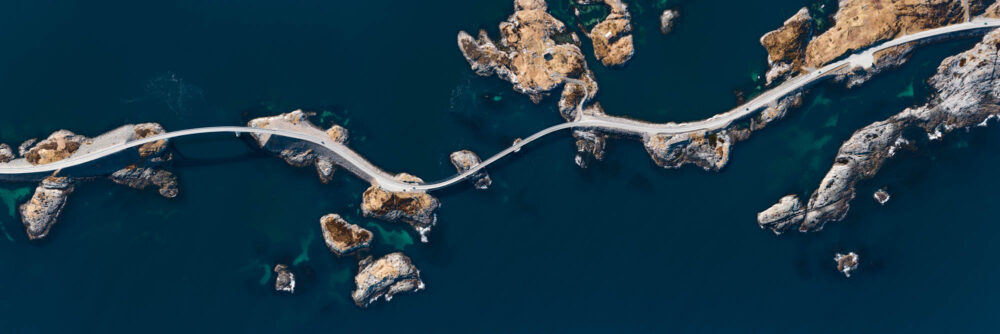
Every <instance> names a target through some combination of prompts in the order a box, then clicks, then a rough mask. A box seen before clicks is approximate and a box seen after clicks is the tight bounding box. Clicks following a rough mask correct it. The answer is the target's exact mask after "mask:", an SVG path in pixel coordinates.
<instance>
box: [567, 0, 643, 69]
mask: <svg viewBox="0 0 1000 334" xmlns="http://www.w3.org/2000/svg"><path fill="white" fill-rule="evenodd" d="M594 2H596V1H595V0H576V3H577V4H580V5H589V4H592V3H594ZM603 2H604V4H606V5H607V6H608V7H610V8H611V12H610V13H608V16H607V17H605V18H604V20H602V21H601V22H600V23H598V24H597V25H595V26H594V27H593V28H591V29H590V32H589V33H587V37H588V38H590V41H591V42H592V44H593V46H594V57H596V58H597V60H598V61H600V62H601V64H604V66H607V67H615V66H622V65H625V63H626V62H628V61H629V59H632V55H634V54H635V43H634V42H633V39H632V22H631V21H632V15H631V14H629V12H628V6H626V5H625V2H623V1H622V0H603ZM577 16H578V17H579V16H580V14H579V10H577Z"/></svg>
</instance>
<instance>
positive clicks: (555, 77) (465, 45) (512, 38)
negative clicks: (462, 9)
mask: <svg viewBox="0 0 1000 334" xmlns="http://www.w3.org/2000/svg"><path fill="white" fill-rule="evenodd" d="M547 9H548V7H547V5H546V3H545V1H543V0H517V1H515V2H514V10H515V12H514V14H513V15H511V16H510V17H509V18H507V20H506V21H504V22H501V23H500V36H501V37H500V40H499V43H495V42H494V41H493V40H492V39H490V37H489V36H488V35H487V33H486V31H485V30H481V31H479V35H478V38H475V37H472V35H470V34H468V33H466V32H464V31H461V32H459V33H458V47H459V49H460V50H461V51H462V55H464V56H465V59H466V60H467V61H468V62H469V65H470V66H471V67H472V69H473V70H474V71H475V72H476V74H478V75H481V76H490V75H493V74H496V75H497V76H498V77H500V78H501V79H503V80H506V81H508V82H511V83H512V84H514V90H516V91H518V92H521V93H523V94H526V95H528V96H529V97H531V100H532V101H534V102H535V103H538V102H541V100H542V98H543V97H544V96H545V95H546V94H547V92H549V91H551V90H553V89H555V88H557V87H559V86H560V85H562V84H564V83H565V82H566V79H567V78H569V79H576V80H582V79H584V77H585V76H586V75H587V73H588V72H590V70H589V69H588V68H587V62H586V59H585V58H584V56H583V52H582V51H580V47H579V38H578V37H576V35H575V34H572V33H569V32H568V31H567V30H566V26H565V24H563V23H562V22H561V21H559V20H558V19H556V18H555V17H553V16H552V15H550V14H549V13H548V12H546V10H547ZM593 91H595V92H596V89H593Z"/></svg>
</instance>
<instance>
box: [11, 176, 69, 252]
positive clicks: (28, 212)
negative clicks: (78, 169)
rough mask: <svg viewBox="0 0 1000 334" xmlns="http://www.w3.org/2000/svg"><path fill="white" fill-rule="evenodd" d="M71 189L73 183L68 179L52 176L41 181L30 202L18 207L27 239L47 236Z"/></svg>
mask: <svg viewBox="0 0 1000 334" xmlns="http://www.w3.org/2000/svg"><path fill="white" fill-rule="evenodd" d="M73 189H74V187H73V181H72V180H70V179H69V178H68V177H60V176H55V175H52V176H49V177H47V178H45V180H42V183H41V184H39V185H38V187H37V188H35V193H34V194H33V195H32V196H31V200H29V201H28V202H27V203H24V204H21V206H20V212H21V222H23V223H24V227H25V228H26V230H27V233H28V238H31V239H41V238H44V237H45V236H46V235H48V234H49V230H50V229H51V228H52V225H54V224H55V223H56V220H57V219H58V218H59V214H60V213H62V210H63V207H65V206H66V198H67V197H68V196H69V194H70V193H72V192H73Z"/></svg>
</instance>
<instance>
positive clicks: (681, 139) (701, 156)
mask: <svg viewBox="0 0 1000 334" xmlns="http://www.w3.org/2000/svg"><path fill="white" fill-rule="evenodd" d="M732 142H733V141H732V140H731V138H730V137H729V134H728V133H727V132H726V131H725V130H723V131H720V132H713V133H708V132H706V131H693V132H687V133H681V134H676V135H667V134H656V135H644V136H643V144H644V146H645V147H646V152H648V153H649V155H650V157H652V158H653V162H655V163H656V164H657V165H659V166H660V167H664V168H678V167H680V166H682V165H684V164H687V163H692V164H695V165H697V166H698V167H701V168H703V169H705V170H713V171H718V170H720V169H722V167H723V166H725V165H726V162H728V161H729V147H730V145H732Z"/></svg>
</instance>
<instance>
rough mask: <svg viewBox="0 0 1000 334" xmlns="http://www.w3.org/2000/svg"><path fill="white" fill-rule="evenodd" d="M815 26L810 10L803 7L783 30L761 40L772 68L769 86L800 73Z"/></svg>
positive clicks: (767, 79) (768, 72) (765, 35)
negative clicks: (790, 75)
mask: <svg viewBox="0 0 1000 334" xmlns="http://www.w3.org/2000/svg"><path fill="white" fill-rule="evenodd" d="M814 26H815V25H814V23H813V20H812V17H811V16H810V15H809V9H808V8H805V7H803V8H802V9H800V10H799V11H798V12H797V13H795V15H793V16H792V17H791V18H789V19H788V20H786V21H785V24H784V25H782V26H781V28H778V29H776V30H774V31H771V32H768V33H767V34H764V36H762V37H761V38H760V44H761V45H763V46H764V48H765V49H767V63H768V65H769V66H770V67H771V69H770V70H768V71H767V76H766V82H767V84H768V85H770V84H771V83H773V82H776V81H779V80H782V79H784V78H786V77H787V76H788V75H789V74H792V73H795V72H798V71H799V69H800V68H801V67H802V63H803V62H804V61H805V55H806V45H808V44H809V39H811V38H812V35H813V29H814Z"/></svg>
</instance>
